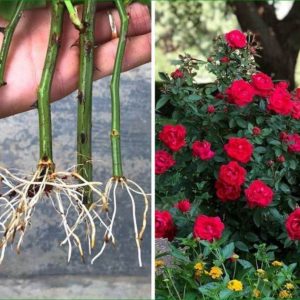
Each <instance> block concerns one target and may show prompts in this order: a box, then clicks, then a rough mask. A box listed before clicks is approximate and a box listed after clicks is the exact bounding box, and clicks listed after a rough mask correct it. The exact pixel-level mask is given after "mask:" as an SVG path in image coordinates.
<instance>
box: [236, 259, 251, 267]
mask: <svg viewBox="0 0 300 300" xmlns="http://www.w3.org/2000/svg"><path fill="white" fill-rule="evenodd" d="M238 263H239V264H240V265H241V266H242V267H243V268H244V269H250V268H253V265H252V264H251V263H250V262H249V261H247V260H244V259H238Z"/></svg>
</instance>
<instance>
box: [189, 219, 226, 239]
mask: <svg viewBox="0 0 300 300" xmlns="http://www.w3.org/2000/svg"><path fill="white" fill-rule="evenodd" d="M224 228H225V226H224V223H223V222H222V221H221V219H220V218H219V217H208V216H206V215H200V216H198V217H197V218H196V220H195V224H194V237H195V238H200V239H202V240H206V241H209V242H212V241H213V240H214V239H220V238H221V237H222V233H223V231H224Z"/></svg>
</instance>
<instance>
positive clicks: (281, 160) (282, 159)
mask: <svg viewBox="0 0 300 300" xmlns="http://www.w3.org/2000/svg"><path fill="white" fill-rule="evenodd" d="M276 160H277V161H278V162H280V163H284V162H285V157H284V156H283V155H279V156H278V157H277V158H276Z"/></svg>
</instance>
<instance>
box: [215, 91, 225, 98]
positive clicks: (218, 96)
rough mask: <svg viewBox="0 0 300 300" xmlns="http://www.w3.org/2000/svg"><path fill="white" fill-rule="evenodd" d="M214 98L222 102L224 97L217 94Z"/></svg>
mask: <svg viewBox="0 0 300 300" xmlns="http://www.w3.org/2000/svg"><path fill="white" fill-rule="evenodd" d="M215 98H216V99H219V100H222V99H224V95H223V94H222V93H220V92H219V93H217V94H216V95H215Z"/></svg>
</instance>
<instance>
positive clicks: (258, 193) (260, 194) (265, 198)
mask: <svg viewBox="0 0 300 300" xmlns="http://www.w3.org/2000/svg"><path fill="white" fill-rule="evenodd" d="M245 195H246V199H247V202H248V205H249V207H250V208H254V207H266V206H268V205H270V204H271V202H272V200H273V191H272V189H271V188H270V187H268V186H267V185H266V184H265V183H264V182H263V181H261V180H259V179H257V180H254V181H253V182H252V183H251V184H250V185H249V187H248V188H247V189H246V190H245Z"/></svg>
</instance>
